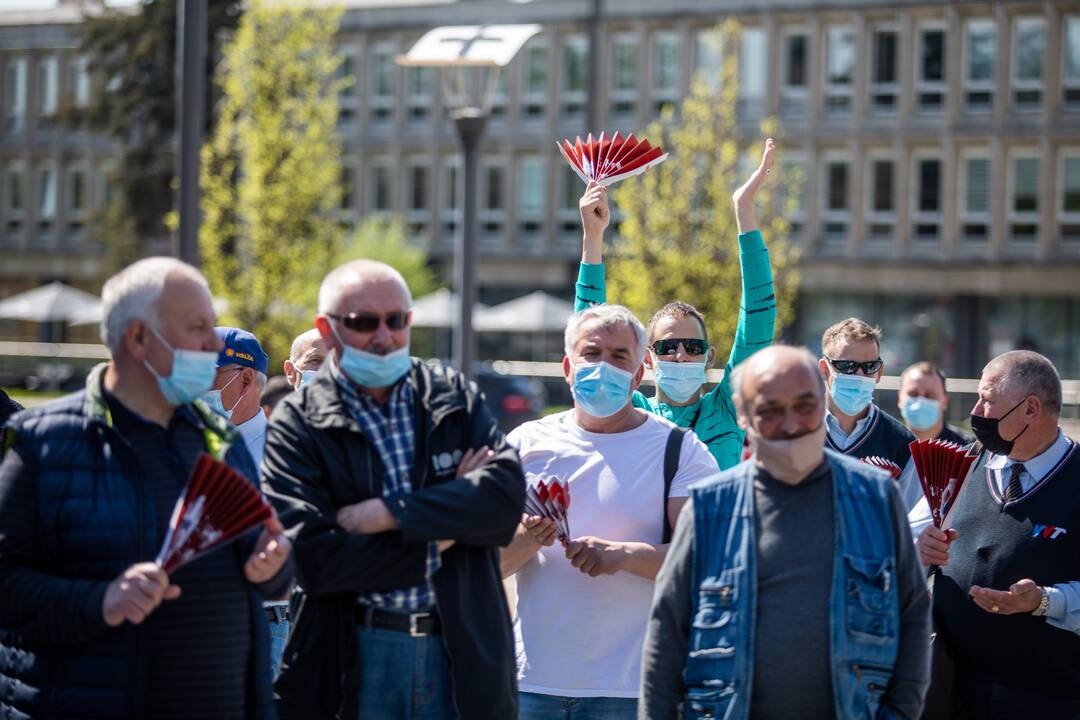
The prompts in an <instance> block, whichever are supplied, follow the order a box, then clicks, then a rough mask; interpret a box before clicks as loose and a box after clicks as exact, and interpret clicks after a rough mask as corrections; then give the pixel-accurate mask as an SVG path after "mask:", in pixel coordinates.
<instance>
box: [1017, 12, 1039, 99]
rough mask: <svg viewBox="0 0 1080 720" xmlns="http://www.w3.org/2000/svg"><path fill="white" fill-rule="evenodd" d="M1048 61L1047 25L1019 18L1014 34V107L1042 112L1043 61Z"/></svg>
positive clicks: (1030, 18)
mask: <svg viewBox="0 0 1080 720" xmlns="http://www.w3.org/2000/svg"><path fill="white" fill-rule="evenodd" d="M1045 57H1046V21H1045V20H1043V19H1042V18H1040V17H1026V18H1017V20H1016V27H1015V29H1014V32H1013V76H1012V81H1013V107H1014V108H1015V109H1017V110H1026V111H1031V110H1038V109H1039V105H1040V103H1042V91H1043V60H1044V58H1045Z"/></svg>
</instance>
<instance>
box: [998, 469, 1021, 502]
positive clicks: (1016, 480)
mask: <svg viewBox="0 0 1080 720" xmlns="http://www.w3.org/2000/svg"><path fill="white" fill-rule="evenodd" d="M1023 472H1024V464H1023V463H1016V464H1015V465H1013V466H1012V476H1010V477H1009V485H1008V487H1006V488H1005V497H1004V498H1003V499H1004V501H1005V502H1007V503H1008V502H1012V501H1014V500H1018V499H1019V498H1020V496H1021V495H1023V494H1024V489H1023V488H1022V487H1021V486H1020V475H1021V474H1023Z"/></svg>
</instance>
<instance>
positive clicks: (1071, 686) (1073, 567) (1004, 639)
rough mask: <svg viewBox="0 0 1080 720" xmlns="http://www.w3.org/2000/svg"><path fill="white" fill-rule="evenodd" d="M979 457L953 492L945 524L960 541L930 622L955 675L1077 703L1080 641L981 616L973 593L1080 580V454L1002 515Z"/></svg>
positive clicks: (1022, 622) (1031, 620) (1073, 453)
mask: <svg viewBox="0 0 1080 720" xmlns="http://www.w3.org/2000/svg"><path fill="white" fill-rule="evenodd" d="M989 457H990V454H989V453H986V452H984V453H983V454H982V457H980V458H979V460H978V461H977V463H976V466H975V470H974V471H973V472H972V474H971V476H970V477H969V478H968V481H967V482H966V483H965V484H964V487H963V488H962V489H961V491H960V496H959V498H958V499H957V506H956V512H955V513H954V516H953V518H952V522H951V524H950V526H951V527H953V528H956V530H957V532H959V533H960V536H959V537H958V538H957V539H956V540H954V541H953V543H952V546H951V548H950V549H949V564H948V565H946V566H945V567H944V568H942V575H941V576H939V577H937V578H936V579H935V581H934V617H935V621H936V623H937V627H938V628H939V630H941V631H943V632H944V634H945V635H946V637H947V638H948V640H949V643H950V646H951V647H952V649H953V651H954V653H955V657H956V666H957V671H958V672H959V673H964V674H966V675H968V676H969V677H972V678H973V679H975V680H978V681H981V682H988V683H997V684H1000V685H1005V686H1009V687H1014V688H1018V689H1023V690H1027V691H1030V692H1034V693H1038V694H1040V695H1044V696H1047V697H1062V698H1070V699H1080V635H1077V634H1076V633H1073V632H1070V631H1068V630H1063V629H1061V628H1057V627H1054V626H1052V625H1049V624H1048V623H1047V622H1046V620H1045V618H1042V617H1035V616H1033V615H1027V614H1015V615H994V614H992V613H988V612H986V611H984V610H982V609H980V608H979V606H978V605H976V604H975V603H974V602H973V601H972V600H971V598H970V597H969V596H968V592H969V590H970V589H971V586H972V585H979V586H980V587H988V588H993V589H995V590H1007V589H1008V588H1009V586H1011V585H1012V584H1013V583H1015V582H1016V581H1018V580H1021V579H1023V578H1031V579H1032V580H1034V581H1035V582H1036V583H1038V584H1039V585H1044V586H1045V585H1054V584H1057V583H1062V582H1069V581H1072V580H1080V492H1078V489H1080V487H1078V485H1080V450H1078V447H1077V445H1076V443H1073V444H1072V445H1071V446H1070V448H1069V451H1068V452H1067V453H1066V455H1065V457H1064V458H1062V460H1061V462H1059V463H1058V464H1057V466H1055V467H1054V469H1053V470H1051V471H1050V473H1049V474H1048V475H1047V476H1046V477H1045V478H1043V479H1042V480H1041V481H1040V482H1039V483H1038V484H1036V485H1035V486H1034V487H1032V488H1031V489H1030V490H1029V491H1028V492H1027V493H1025V494H1024V495H1023V496H1021V497H1020V498H1018V499H1016V500H1013V501H1010V502H1009V503H1008V504H1006V505H1004V506H1003V505H1002V502H1001V493H1000V492H999V490H998V486H997V484H996V479H995V477H994V473H992V472H990V471H989V470H988V469H987V468H986V467H985V465H986V462H987V460H988V459H989Z"/></svg>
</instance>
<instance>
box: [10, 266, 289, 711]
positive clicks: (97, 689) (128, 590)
mask: <svg viewBox="0 0 1080 720" xmlns="http://www.w3.org/2000/svg"><path fill="white" fill-rule="evenodd" d="M102 295H103V297H102V304H103V306H104V318H103V320H102V336H103V339H104V340H105V343H106V345H108V347H109V351H110V354H111V358H112V359H111V361H110V362H109V363H107V364H103V365H100V366H98V367H96V368H94V370H93V371H91V373H90V375H89V377H88V378H87V381H86V389H85V390H83V391H81V392H78V393H76V394H74V395H70V396H68V397H65V398H62V399H60V400H57V401H55V402H52V403H49V404H47V405H44V406H42V407H39V408H35V409H32V410H28V411H25V412H22V413H20V414H18V415H16V416H15V417H14V418H12V420H11V421H10V423H9V424H8V429H7V431H6V436H5V445H4V447H5V450H6V452H5V455H4V459H3V462H2V463H0V716H2V717H5V718H19V719H23V718H88V717H93V718H204V719H205V718H221V719H223V720H224V719H225V718H235V719H237V720H240V719H241V718H260V719H266V718H273V717H274V716H275V715H274V707H273V704H272V702H271V687H270V683H271V678H270V671H269V667H270V665H269V650H270V645H269V638H268V634H267V629H266V622H265V620H264V619H263V612H262V603H261V600H262V598H264V597H273V596H275V595H280V594H281V592H282V591H283V590H284V589H285V588H286V587H287V585H288V583H289V581H290V580H291V575H292V565H291V562H290V561H289V557H290V545H289V542H288V540H287V539H286V538H285V537H284V536H283V535H282V528H281V524H280V523H279V522H278V521H277V519H276V518H272V519H271V520H270V521H268V522H267V523H266V527H265V528H264V529H263V530H262V531H261V532H252V533H250V534H249V535H248V536H246V537H244V538H242V539H241V540H240V541H239V542H237V543H235V544H233V545H231V546H226V547H223V548H220V549H218V550H216V551H214V552H211V553H209V554H207V555H205V556H204V557H202V558H199V559H197V560H195V561H193V562H191V563H190V564H188V565H186V566H184V567H182V568H179V569H177V570H176V571H175V572H174V573H173V574H172V575H171V576H168V575H166V574H165V572H164V571H163V570H162V569H161V568H160V567H159V566H158V565H157V564H156V563H154V562H152V559H153V558H154V557H155V555H156V554H157V552H158V549H159V547H160V546H161V544H162V540H163V538H164V535H165V531H166V529H167V528H168V525H169V520H170V517H171V515H172V512H173V508H174V506H175V504H176V500H177V497H178V496H179V495H180V493H181V492H182V490H183V489H184V486H185V484H186V483H187V480H188V476H189V474H190V471H191V469H192V467H193V466H194V464H195V462H196V459H197V458H198V457H199V456H200V455H201V454H203V453H209V454H210V455H211V456H213V457H215V458H217V459H219V460H223V461H224V462H226V463H228V464H229V465H231V466H232V467H234V468H235V469H236V470H238V471H239V472H240V473H242V474H243V475H245V476H247V478H248V479H249V480H251V481H252V482H256V481H257V477H256V470H255V467H254V464H253V463H252V460H251V456H250V455H249V454H248V451H247V449H246V448H245V447H244V442H243V440H242V439H241V438H240V436H239V435H238V434H237V433H236V431H235V429H234V428H232V427H231V426H229V425H228V423H227V422H226V421H225V419H224V418H222V417H220V416H219V415H217V414H216V413H214V412H212V411H211V410H210V409H209V408H208V407H207V406H206V405H205V404H204V403H203V402H202V401H201V400H199V399H198V398H199V395H201V394H202V393H203V392H205V391H206V390H208V389H209V388H210V385H211V383H212V382H213V380H214V373H215V365H216V362H217V354H218V352H219V351H220V350H221V347H222V345H221V340H220V339H219V338H218V336H217V335H216V334H215V333H214V311H213V308H212V307H211V304H210V292H209V290H208V288H207V285H206V280H205V279H204V278H203V277H202V275H200V274H199V272H198V271H197V270H195V269H194V268H192V267H190V266H189V265H185V264H184V263H181V262H179V261H178V260H174V259H171V258H149V259H146V260H141V261H139V262H137V263H135V264H133V265H131V266H129V267H128V268H126V269H125V270H123V271H122V272H120V273H119V274H118V275H116V276H114V277H112V278H110V279H109V281H108V282H106V283H105V287H104V290H103V293H102Z"/></svg>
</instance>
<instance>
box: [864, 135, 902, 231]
mask: <svg viewBox="0 0 1080 720" xmlns="http://www.w3.org/2000/svg"><path fill="white" fill-rule="evenodd" d="M867 180H868V182H869V188H868V190H869V192H868V193H867V198H868V200H869V204H870V207H869V211H868V212H867V217H866V234H867V237H868V239H869V240H870V241H872V242H891V241H892V239H893V232H894V229H895V227H896V206H895V202H894V199H893V198H894V197H895V192H896V162H895V161H894V160H893V159H892V158H888V157H874V156H871V157H870V159H869V172H868V173H867Z"/></svg>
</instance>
